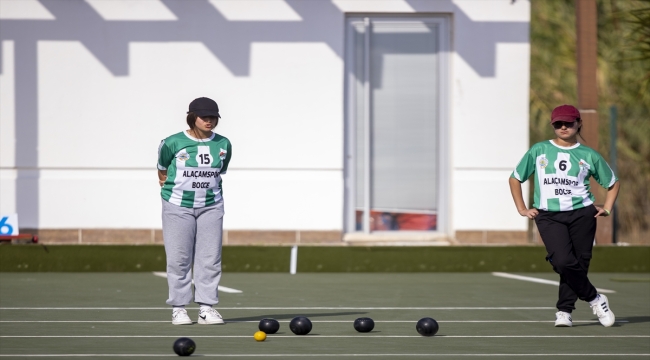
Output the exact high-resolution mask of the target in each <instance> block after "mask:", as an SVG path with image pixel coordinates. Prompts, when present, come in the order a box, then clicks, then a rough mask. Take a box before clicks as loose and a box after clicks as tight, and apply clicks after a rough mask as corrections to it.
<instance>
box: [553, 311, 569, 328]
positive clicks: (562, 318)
mask: <svg viewBox="0 0 650 360" xmlns="http://www.w3.org/2000/svg"><path fill="white" fill-rule="evenodd" d="M571 326H573V319H571V314H569V313H568V312H564V311H558V312H556V313H555V327H571Z"/></svg>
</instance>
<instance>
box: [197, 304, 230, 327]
mask: <svg viewBox="0 0 650 360" xmlns="http://www.w3.org/2000/svg"><path fill="white" fill-rule="evenodd" d="M223 323H224V322H223V318H222V317H221V314H219V312H218V311H217V310H215V309H213V308H210V307H204V308H201V309H200V310H199V324H202V325H214V324H223Z"/></svg>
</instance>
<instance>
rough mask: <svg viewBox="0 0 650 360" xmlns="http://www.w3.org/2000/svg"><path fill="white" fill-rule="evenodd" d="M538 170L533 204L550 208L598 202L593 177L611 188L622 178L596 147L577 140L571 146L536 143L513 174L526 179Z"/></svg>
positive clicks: (541, 208)
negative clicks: (592, 186) (591, 179)
mask: <svg viewBox="0 0 650 360" xmlns="http://www.w3.org/2000/svg"><path fill="white" fill-rule="evenodd" d="M533 173H535V199H534V203H533V207H534V208H536V209H540V210H546V211H569V210H575V209H579V208H583V207H585V206H588V205H591V204H593V203H594V201H595V199H594V196H593V194H592V193H591V192H590V191H589V177H591V176H593V177H594V179H596V181H597V182H598V183H599V184H600V185H601V186H603V187H604V188H606V189H608V188H610V187H611V186H612V185H614V183H616V181H618V178H617V177H616V175H615V174H614V172H613V171H612V169H611V168H610V167H609V165H608V164H607V162H606V161H605V159H603V157H602V156H600V154H599V153H598V152H596V151H595V150H593V149H591V148H589V147H587V146H584V145H582V144H580V143H577V144H575V145H573V146H570V147H563V146H559V145H556V144H555V143H554V142H553V141H552V140H549V141H542V142H539V143H537V144H535V145H533V146H532V147H531V148H530V150H528V152H527V153H526V155H524V157H523V158H522V159H521V161H520V162H519V164H517V167H516V168H515V171H514V172H513V173H512V175H510V177H513V178H515V179H517V180H519V182H524V181H526V180H527V179H528V177H529V176H530V175H532V174H533Z"/></svg>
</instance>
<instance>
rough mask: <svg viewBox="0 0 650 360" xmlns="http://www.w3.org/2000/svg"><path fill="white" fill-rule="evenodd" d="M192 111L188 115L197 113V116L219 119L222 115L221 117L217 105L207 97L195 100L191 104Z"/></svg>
mask: <svg viewBox="0 0 650 360" xmlns="http://www.w3.org/2000/svg"><path fill="white" fill-rule="evenodd" d="M189 110H190V111H188V112H187V113H188V114H189V113H191V112H193V113H195V114H196V115H197V116H199V117H201V116H216V117H218V118H221V115H219V106H218V105H217V103H216V102H215V101H214V100H212V99H209V98H207V97H200V98H198V99H194V100H193V101H192V102H191V103H190V109H189Z"/></svg>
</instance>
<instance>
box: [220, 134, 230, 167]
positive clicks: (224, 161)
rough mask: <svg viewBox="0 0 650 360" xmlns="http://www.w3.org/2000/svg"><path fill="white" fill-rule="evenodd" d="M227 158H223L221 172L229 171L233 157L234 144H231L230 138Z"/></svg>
mask: <svg viewBox="0 0 650 360" xmlns="http://www.w3.org/2000/svg"><path fill="white" fill-rule="evenodd" d="M226 150H227V151H226V158H225V159H224V160H223V166H222V167H221V172H220V174H222V175H223V174H225V173H226V171H228V165H229V164H230V158H231V157H232V145H231V144H230V140H228V145H227V148H226Z"/></svg>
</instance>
